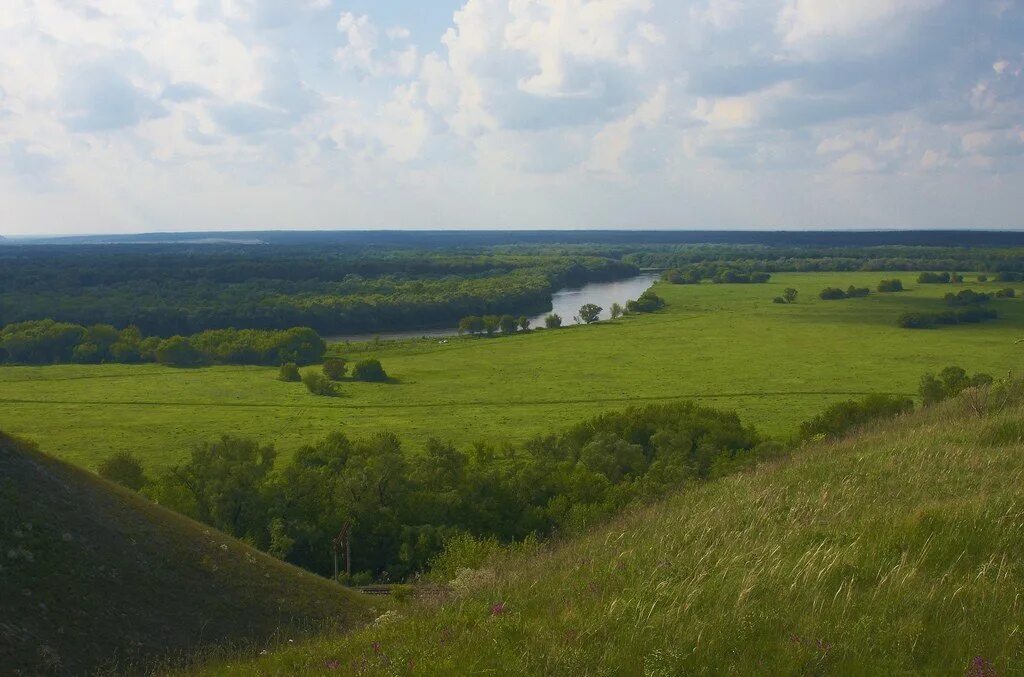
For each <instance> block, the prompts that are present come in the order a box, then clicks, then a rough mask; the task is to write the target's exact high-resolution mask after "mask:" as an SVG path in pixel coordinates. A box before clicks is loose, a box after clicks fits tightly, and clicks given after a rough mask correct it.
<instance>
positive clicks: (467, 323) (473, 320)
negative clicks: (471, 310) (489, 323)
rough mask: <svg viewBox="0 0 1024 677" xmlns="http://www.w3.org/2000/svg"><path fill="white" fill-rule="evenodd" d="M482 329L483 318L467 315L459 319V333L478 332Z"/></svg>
mask: <svg viewBox="0 0 1024 677" xmlns="http://www.w3.org/2000/svg"><path fill="white" fill-rule="evenodd" d="M483 330H484V318H482V317H480V316H478V315H469V316H468V317H464V318H462V319H461V320H459V334H479V333H480V332H482V331H483Z"/></svg>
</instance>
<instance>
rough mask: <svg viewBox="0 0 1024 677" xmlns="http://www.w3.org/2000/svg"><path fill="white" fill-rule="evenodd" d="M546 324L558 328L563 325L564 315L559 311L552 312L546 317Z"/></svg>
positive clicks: (549, 327) (550, 327) (548, 326)
mask: <svg viewBox="0 0 1024 677" xmlns="http://www.w3.org/2000/svg"><path fill="white" fill-rule="evenodd" d="M544 326H545V327H547V328H548V329H558V328H559V327H561V326H562V317H561V316H560V315H559V314H558V313H551V314H550V315H548V316H547V317H545V318H544Z"/></svg>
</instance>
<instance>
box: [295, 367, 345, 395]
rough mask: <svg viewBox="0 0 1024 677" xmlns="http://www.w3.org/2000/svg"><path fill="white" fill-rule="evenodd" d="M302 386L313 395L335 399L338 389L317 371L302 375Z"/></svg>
mask: <svg viewBox="0 0 1024 677" xmlns="http://www.w3.org/2000/svg"><path fill="white" fill-rule="evenodd" d="M302 384H303V385H304V386H306V390H308V391H309V392H311V393H313V394H314V395H320V396H322V397H335V396H337V394H338V388H337V386H335V385H334V382H333V381H331V380H330V379H329V378H327V377H326V376H324V375H323V374H321V373H320V372H317V371H307V372H306V373H305V374H303V375H302Z"/></svg>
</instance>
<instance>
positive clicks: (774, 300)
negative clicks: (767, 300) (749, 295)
mask: <svg viewBox="0 0 1024 677" xmlns="http://www.w3.org/2000/svg"><path fill="white" fill-rule="evenodd" d="M785 302H786V299H784V298H782V297H781V296H776V297H775V298H773V299H772V303H785Z"/></svg>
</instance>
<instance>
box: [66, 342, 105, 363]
mask: <svg viewBox="0 0 1024 677" xmlns="http://www.w3.org/2000/svg"><path fill="white" fill-rule="evenodd" d="M102 360H103V355H102V354H101V353H100V349H99V347H98V346H97V345H96V344H95V343H79V344H78V345H77V346H75V349H74V350H72V351H71V361H72V362H75V363H77V364H99V363H100V362H101V361H102Z"/></svg>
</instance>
